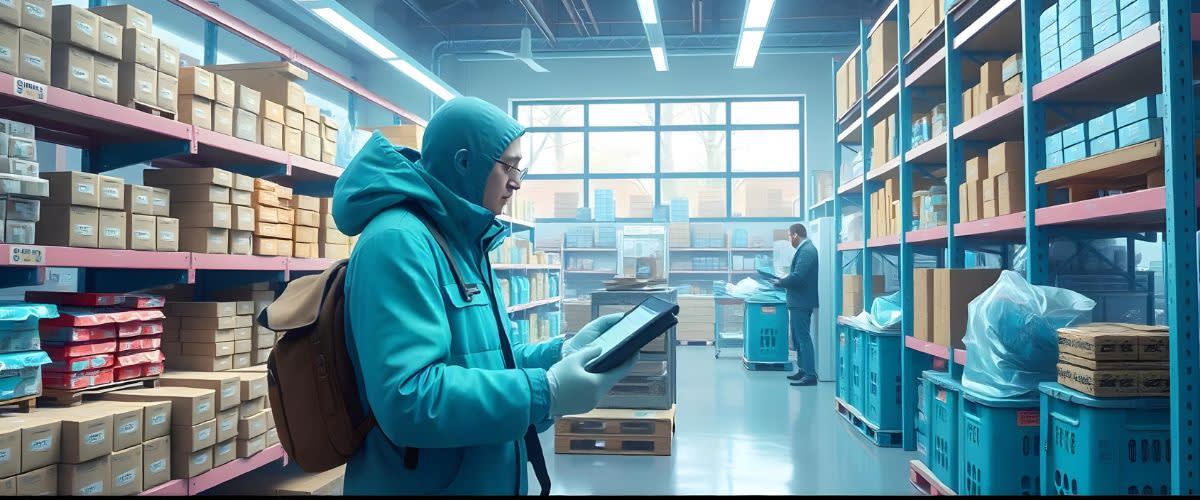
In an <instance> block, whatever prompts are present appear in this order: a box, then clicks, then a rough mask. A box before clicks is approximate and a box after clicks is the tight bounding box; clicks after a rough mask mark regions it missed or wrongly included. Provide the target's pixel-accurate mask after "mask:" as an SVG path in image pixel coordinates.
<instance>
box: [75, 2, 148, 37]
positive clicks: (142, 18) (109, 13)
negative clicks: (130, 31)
mask: <svg viewBox="0 0 1200 500" xmlns="http://www.w3.org/2000/svg"><path fill="white" fill-rule="evenodd" d="M91 11H92V12H94V13H96V15H98V16H100V17H103V18H105V19H109V20H111V21H113V22H116V23H117V24H120V25H121V26H122V27H124V28H137V29H139V30H142V31H145V32H146V33H151V32H153V31H154V16H151V15H150V14H148V13H147V12H146V11H144V10H141V9H138V8H137V7H134V6H132V5H126V4H120V5H108V6H104V7H93V8H92V9H91Z"/></svg>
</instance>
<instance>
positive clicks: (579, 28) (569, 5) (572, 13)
mask: <svg viewBox="0 0 1200 500" xmlns="http://www.w3.org/2000/svg"><path fill="white" fill-rule="evenodd" d="M562 6H563V8H564V9H566V10H567V17H570V18H571V24H574V25H575V32H576V33H578V34H580V35H585V36H592V34H591V33H590V32H588V29H587V26H584V24H583V22H582V19H580V18H579V11H577V10H575V2H574V0H562Z"/></svg>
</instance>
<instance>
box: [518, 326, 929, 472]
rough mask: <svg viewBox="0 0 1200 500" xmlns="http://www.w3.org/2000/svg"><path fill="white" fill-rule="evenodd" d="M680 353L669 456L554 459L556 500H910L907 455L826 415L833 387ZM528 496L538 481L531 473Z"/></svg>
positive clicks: (548, 444)
mask: <svg viewBox="0 0 1200 500" xmlns="http://www.w3.org/2000/svg"><path fill="white" fill-rule="evenodd" d="M731 351H733V352H730V351H727V352H729V354H728V355H726V354H724V353H723V354H722V357H721V359H714V358H713V349H712V347H679V348H678V349H677V350H676V353H677V354H678V356H679V358H678V369H679V372H678V374H677V375H678V382H677V383H678V390H679V397H678V403H677V413H676V422H675V438H674V439H675V441H674V451H673V453H672V455H671V456H669V457H644V456H619V455H556V454H554V453H553V452H552V450H553V449H554V431H553V429H551V430H549V431H546V432H545V433H543V434H542V443H543V448H544V449H545V450H546V452H547V453H546V461H547V462H548V465H549V468H550V477H551V479H552V480H553V483H554V488H553V492H554V493H555V494H560V495H629V494H640V495H655V494H659V495H672V494H677V495H703V494H716V495H751V494H765V495H780V494H847V495H855V494H863V495H872V494H875V495H897V494H914V493H915V489H914V488H913V487H912V486H911V485H909V483H908V461H909V460H911V459H913V458H916V454H915V453H914V452H906V451H902V450H900V449H897V448H877V447H875V446H874V445H872V444H870V443H868V442H867V441H866V440H865V439H863V438H862V437H861V435H859V433H858V432H857V431H856V430H854V429H853V428H851V427H850V426H849V425H848V424H846V422H845V421H844V420H842V418H841V417H839V416H838V415H837V412H836V411H834V402H833V396H834V384H833V383H832V382H827V383H825V382H823V383H821V384H819V385H818V386H817V387H791V386H789V385H787V382H788V381H787V380H786V379H785V378H784V373H783V372H750V371H747V370H745V369H744V368H742V363H741V360H740V359H739V358H738V355H739V354H740V352H736V351H734V350H731ZM529 478H530V483H531V484H530V492H531V493H532V494H537V480H536V479H535V478H534V476H533V473H532V470H531V471H530V474H529Z"/></svg>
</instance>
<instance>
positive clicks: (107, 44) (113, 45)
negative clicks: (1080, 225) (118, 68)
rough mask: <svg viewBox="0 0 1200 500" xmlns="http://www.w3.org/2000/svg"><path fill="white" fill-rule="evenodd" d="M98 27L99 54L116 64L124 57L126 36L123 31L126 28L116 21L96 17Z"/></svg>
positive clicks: (97, 44) (97, 46) (97, 48)
mask: <svg viewBox="0 0 1200 500" xmlns="http://www.w3.org/2000/svg"><path fill="white" fill-rule="evenodd" d="M96 27H97V28H98V29H97V36H96V42H97V43H96V50H97V52H99V54H100V55H102V56H104V57H105V58H107V59H110V60H112V61H113V63H114V64H115V63H116V61H117V60H119V59H121V56H122V55H123V54H122V53H123V51H124V45H125V44H124V43H123V42H124V41H125V40H124V38H125V35H124V33H122V31H123V30H124V28H123V27H121V25H120V24H117V23H116V22H115V21H113V20H111V19H105V18H103V17H100V16H96Z"/></svg>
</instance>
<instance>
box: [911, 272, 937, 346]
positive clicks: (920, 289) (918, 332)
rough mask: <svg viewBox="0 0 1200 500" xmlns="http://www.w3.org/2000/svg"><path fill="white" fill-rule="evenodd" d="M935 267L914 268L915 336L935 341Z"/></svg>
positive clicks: (927, 340)
mask: <svg viewBox="0 0 1200 500" xmlns="http://www.w3.org/2000/svg"><path fill="white" fill-rule="evenodd" d="M933 302H934V299H933V269H932V268H916V269H913V337H916V338H918V339H920V340H924V341H926V342H933V332H934V325H933V315H934V311H933Z"/></svg>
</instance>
